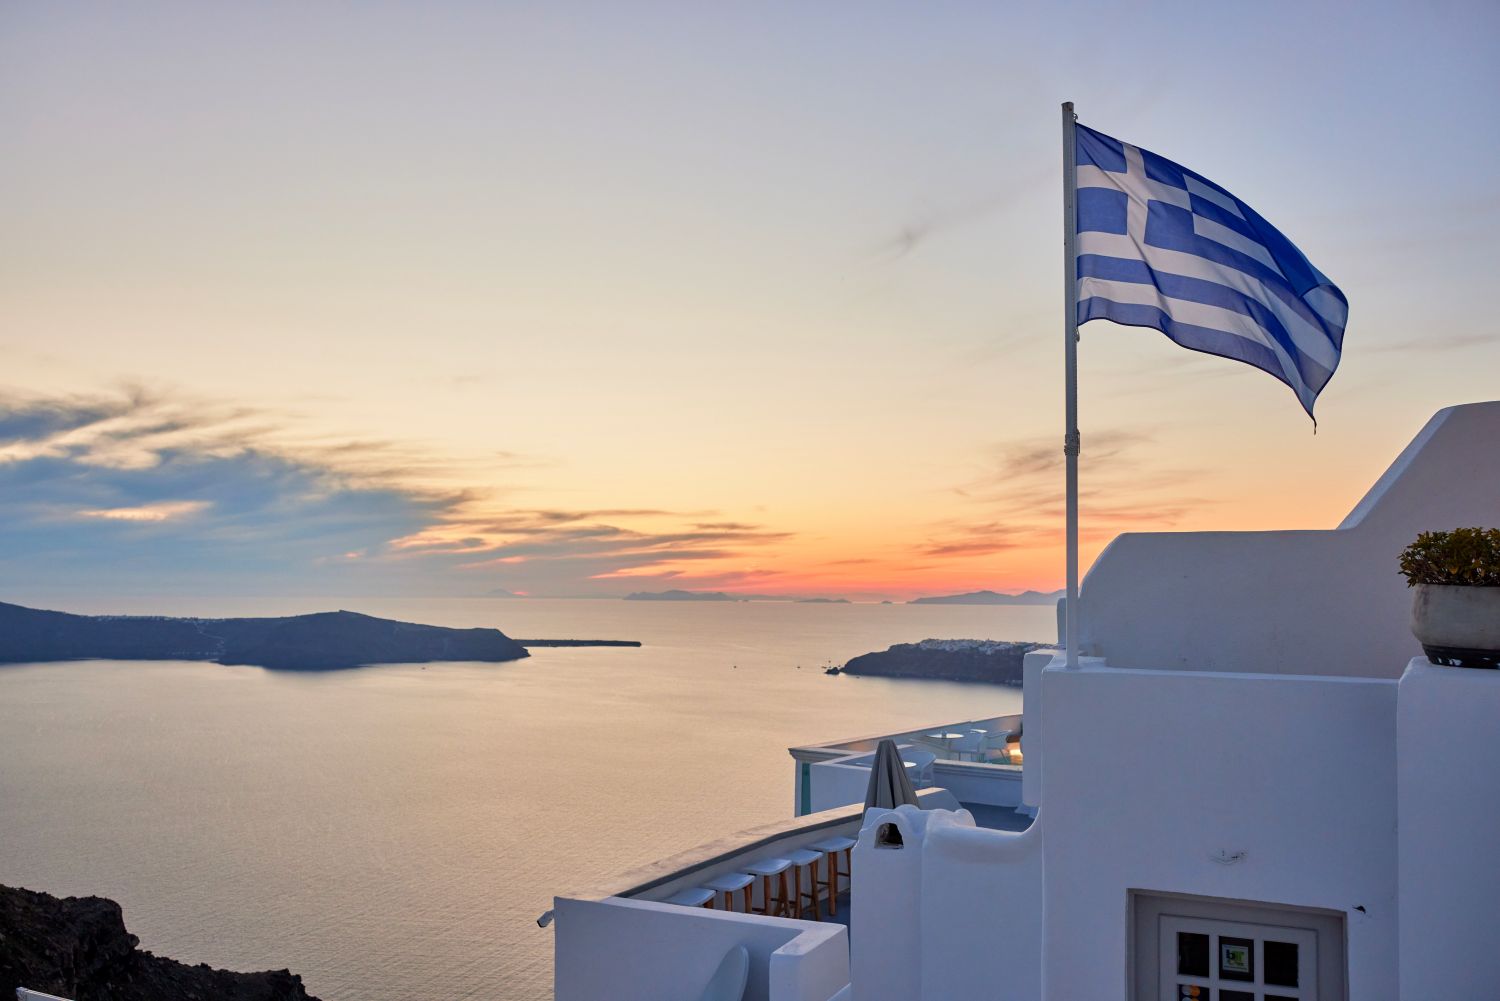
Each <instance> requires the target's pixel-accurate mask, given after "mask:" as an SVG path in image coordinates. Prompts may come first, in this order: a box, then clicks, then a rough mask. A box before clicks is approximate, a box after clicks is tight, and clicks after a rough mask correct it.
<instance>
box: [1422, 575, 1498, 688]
mask: <svg viewBox="0 0 1500 1001" xmlns="http://www.w3.org/2000/svg"><path fill="white" fill-rule="evenodd" d="M1413 590H1414V591H1416V596H1415V598H1414V599H1413V601H1412V606H1411V631H1412V633H1413V634H1415V636H1416V637H1417V642H1419V643H1421V644H1422V649H1423V650H1424V651H1425V652H1426V653H1427V659H1428V660H1430V661H1432V662H1433V663H1434V664H1445V665H1447V666H1449V667H1488V668H1500V587H1459V586H1457V585H1452V584H1418V585H1417V586H1416V587H1415V588H1414V589H1413Z"/></svg>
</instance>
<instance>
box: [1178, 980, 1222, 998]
mask: <svg viewBox="0 0 1500 1001" xmlns="http://www.w3.org/2000/svg"><path fill="white" fill-rule="evenodd" d="M1177 997H1178V999H1179V1001H1214V990H1213V988H1212V987H1199V986H1198V985H1197V984H1178V985H1177ZM1221 1001H1222V999H1221Z"/></svg>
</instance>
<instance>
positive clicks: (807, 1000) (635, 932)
mask: <svg viewBox="0 0 1500 1001" xmlns="http://www.w3.org/2000/svg"><path fill="white" fill-rule="evenodd" d="M553 911H554V914H555V919H556V925H557V937H556V947H555V958H554V964H555V979H554V991H555V995H554V996H555V997H556V999H557V1001H699V998H700V996H701V994H702V991H703V988H704V987H705V986H706V985H707V984H708V981H709V978H710V977H712V976H713V974H714V971H715V970H716V969H717V968H718V966H719V963H720V962H721V961H722V960H723V958H724V956H725V954H726V953H728V952H729V950H730V949H732V948H733V947H735V946H737V945H742V946H744V947H745V948H746V949H747V950H748V951H749V953H750V980H749V984H748V986H747V988H746V991H745V1001H830V999H831V998H833V997H835V996H836V995H837V994H838V993H839V992H840V991H842V990H843V989H844V988H845V987H846V986H847V985H848V984H849V941H848V936H847V933H846V930H845V929H844V927H843V926H842V925H838V924H834V923H832V922H824V923H821V924H820V923H816V922H811V921H792V920H789V919H784V918H769V917H763V916H760V915H753V914H739V913H730V912H726V911H713V910H705V909H703V908H700V907H678V906H675V905H672V904H661V903H654V902H651V901H644V900H628V899H624V898H620V897H610V898H607V899H605V900H568V899H563V898H558V899H557V900H556V902H555V903H554V907H553Z"/></svg>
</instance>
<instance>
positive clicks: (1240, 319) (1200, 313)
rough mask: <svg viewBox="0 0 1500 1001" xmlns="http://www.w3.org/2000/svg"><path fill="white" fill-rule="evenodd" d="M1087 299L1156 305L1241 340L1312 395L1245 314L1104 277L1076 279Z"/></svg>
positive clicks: (1274, 342) (1298, 388)
mask: <svg viewBox="0 0 1500 1001" xmlns="http://www.w3.org/2000/svg"><path fill="white" fill-rule="evenodd" d="M1090 296H1098V297H1099V298H1101V299H1109V300H1110V301H1112V302H1123V303H1129V304H1131V305H1136V306H1155V307H1156V308H1157V309H1159V310H1161V311H1162V312H1163V313H1166V314H1167V315H1168V316H1170V317H1171V318H1172V319H1174V320H1177V321H1179V322H1182V323H1191V324H1193V325H1194V326H1198V327H1207V328H1209V329H1210V330H1217V331H1220V332H1222V333H1225V334H1230V335H1232V336H1235V337H1240V338H1243V339H1244V340H1247V341H1249V342H1251V343H1252V344H1255V345H1256V346H1258V347H1261V348H1265V349H1267V350H1269V351H1270V352H1272V353H1273V354H1275V355H1276V360H1277V361H1278V362H1280V363H1281V370H1282V372H1283V373H1284V374H1285V376H1286V378H1287V380H1288V381H1289V382H1291V384H1292V389H1293V391H1294V392H1296V394H1297V395H1298V396H1299V397H1306V398H1311V397H1312V396H1313V395H1314V394H1313V393H1312V392H1311V389H1310V387H1309V386H1308V385H1307V383H1305V382H1303V381H1302V373H1300V372H1299V371H1297V365H1296V362H1294V361H1293V360H1292V359H1291V358H1290V357H1289V356H1288V355H1287V353H1286V349H1285V348H1283V347H1282V346H1281V344H1279V343H1278V342H1277V340H1276V338H1274V337H1272V336H1270V335H1269V334H1267V333H1266V332H1265V330H1264V329H1262V328H1261V325H1260V324H1258V323H1256V322H1255V321H1254V320H1252V319H1251V318H1250V317H1248V316H1246V315H1245V314H1244V313H1237V312H1235V311H1234V310H1232V309H1225V308H1223V307H1222V306H1210V305H1207V304H1206V303H1201V302H1190V301H1188V300H1186V299H1171V298H1168V297H1167V296H1165V295H1163V294H1162V293H1161V290H1160V289H1158V288H1157V287H1156V286H1155V285H1142V284H1140V283H1139V282H1116V281H1110V280H1108V279H1106V278H1080V279H1079V280H1078V298H1079V300H1080V301H1082V300H1084V299H1087V298H1089V297H1090Z"/></svg>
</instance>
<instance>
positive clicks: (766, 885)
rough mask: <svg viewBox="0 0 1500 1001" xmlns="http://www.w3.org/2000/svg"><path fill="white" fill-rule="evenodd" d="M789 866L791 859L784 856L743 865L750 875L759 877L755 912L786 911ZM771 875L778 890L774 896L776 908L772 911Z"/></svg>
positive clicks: (778, 913)
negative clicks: (758, 898)
mask: <svg viewBox="0 0 1500 1001" xmlns="http://www.w3.org/2000/svg"><path fill="white" fill-rule="evenodd" d="M791 867H792V860H791V859H785V858H763V859H760V860H759V861H756V862H751V863H750V864H749V865H747V866H745V871H746V872H748V873H750V875H752V876H759V877H760V881H761V889H760V910H759V911H758V912H757V913H760V914H775V915H778V916H779V915H783V914H785V913H786V911H787V905H788V904H789V903H790V901H788V900H787V896H788V893H787V885H786V871H787V870H788V869H790V868H791ZM772 876H775V877H776V888H777V890H778V891H779V892H778V893H777V894H776V896H775V900H776V909H775V910H774V911H773V910H772V909H771V900H772V894H771V877H772Z"/></svg>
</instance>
